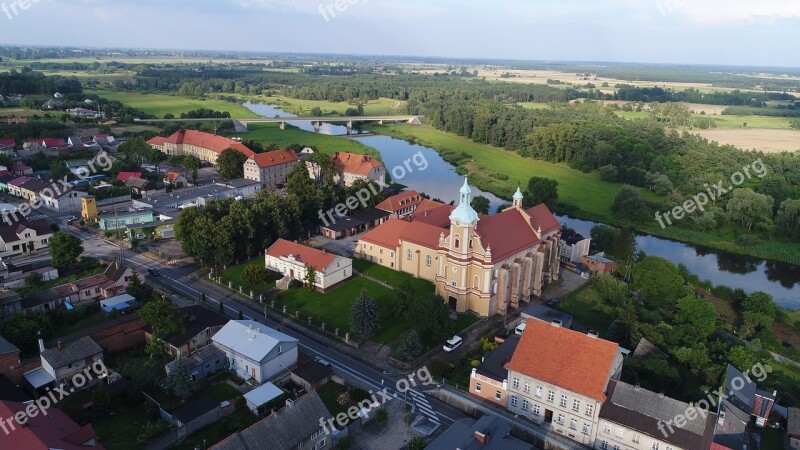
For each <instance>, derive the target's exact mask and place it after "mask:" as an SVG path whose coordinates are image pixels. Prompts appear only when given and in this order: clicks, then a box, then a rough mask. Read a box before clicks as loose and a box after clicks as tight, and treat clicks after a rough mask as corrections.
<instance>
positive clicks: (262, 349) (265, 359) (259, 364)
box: [211, 320, 298, 384]
mask: <svg viewBox="0 0 800 450" xmlns="http://www.w3.org/2000/svg"><path fill="white" fill-rule="evenodd" d="M211 339H212V341H213V343H214V345H215V346H217V348H219V349H221V350H222V351H224V352H225V356H226V357H227V358H228V369H230V371H231V372H234V373H235V374H236V375H238V376H240V377H242V378H244V379H245V380H250V379H252V380H254V381H255V382H256V383H258V384H262V383H264V382H265V381H268V380H270V379H271V378H272V377H274V376H275V375H278V374H279V373H282V372H285V371H287V370H289V369H290V368H292V367H293V366H295V365H296V364H297V344H298V340H297V339H295V338H292V337H289V336H287V335H285V334H283V333H281V332H279V331H275V330H273V329H272V328H269V327H267V326H266V325H262V324H260V323H258V322H254V321H252V320H231V321H229V322H228V323H227V324H226V325H225V326H224V327H222V329H220V330H219V331H218V332H217V333H216V334H215V335H214V336H213V337H212V338H211Z"/></svg>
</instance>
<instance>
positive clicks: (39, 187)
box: [19, 178, 55, 204]
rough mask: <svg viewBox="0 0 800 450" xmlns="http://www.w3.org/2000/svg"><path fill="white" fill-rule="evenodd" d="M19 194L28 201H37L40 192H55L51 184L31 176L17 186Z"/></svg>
mask: <svg viewBox="0 0 800 450" xmlns="http://www.w3.org/2000/svg"><path fill="white" fill-rule="evenodd" d="M19 190H20V196H21V197H22V198H23V199H24V200H26V201H27V202H28V203H31V204H33V203H37V202H39V197H40V193H42V192H47V193H48V194H49V193H53V194H55V191H53V186H52V185H51V184H50V183H46V182H44V181H42V180H40V179H38V178H31V179H29V180H28V181H26V182H24V183H22V184H21V185H20V186H19Z"/></svg>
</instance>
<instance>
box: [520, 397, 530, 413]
mask: <svg viewBox="0 0 800 450" xmlns="http://www.w3.org/2000/svg"><path fill="white" fill-rule="evenodd" d="M530 406H531V404H530V402H528V400H526V399H524V398H523V399H522V410H523V411H527V410H528V408H529V407H530Z"/></svg>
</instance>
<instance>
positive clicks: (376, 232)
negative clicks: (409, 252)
mask: <svg viewBox="0 0 800 450" xmlns="http://www.w3.org/2000/svg"><path fill="white" fill-rule="evenodd" d="M443 233H444V235H445V236H447V235H449V234H450V230H447V229H444V228H439V227H437V226H435V225H430V224H427V223H423V222H416V221H415V222H409V221H407V220H402V219H398V218H393V219H389V220H388V221H386V222H384V223H382V224H381V225H379V226H377V227H375V228H373V229H372V230H371V231H369V232H368V233H367V234H365V235H363V236H361V240H362V241H364V242H369V243H372V244H376V245H380V246H381V247H384V248H392V249H396V248H398V247H399V246H400V241H406V242H411V243H414V244H419V245H422V246H424V247H427V248H433V249H435V248H439V238H440V237H441V235H442V234H443Z"/></svg>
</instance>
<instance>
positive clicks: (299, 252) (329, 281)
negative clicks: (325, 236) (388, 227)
mask: <svg viewBox="0 0 800 450" xmlns="http://www.w3.org/2000/svg"><path fill="white" fill-rule="evenodd" d="M264 258H265V264H266V267H267V269H270V270H273V271H275V272H280V273H282V274H283V275H284V276H289V277H291V278H293V279H295V280H298V281H301V282H305V280H306V273H307V271H308V267H313V268H314V271H315V272H316V276H315V277H314V286H316V287H317V289H319V290H323V291H324V290H326V289H329V288H331V287H332V286H335V285H337V284H339V283H341V282H342V281H344V280H346V279H348V278H350V277H351V276H353V260H351V259H349V258H345V257H343V256H338V255H335V254H333V253H328V252H326V251H324V250H317V249H315V248H311V247H307V246H305V245H300V244H298V243H295V242H291V241H287V240H285V239H278V240H277V241H276V242H275V243H274V244H272V246H271V247H270V248H268V249H267V251H266V252H265V256H264Z"/></svg>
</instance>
